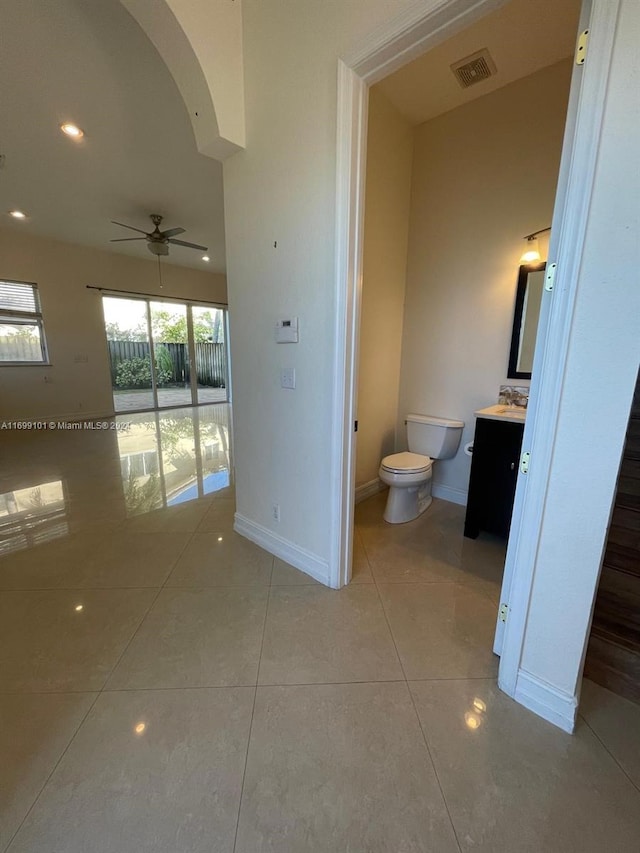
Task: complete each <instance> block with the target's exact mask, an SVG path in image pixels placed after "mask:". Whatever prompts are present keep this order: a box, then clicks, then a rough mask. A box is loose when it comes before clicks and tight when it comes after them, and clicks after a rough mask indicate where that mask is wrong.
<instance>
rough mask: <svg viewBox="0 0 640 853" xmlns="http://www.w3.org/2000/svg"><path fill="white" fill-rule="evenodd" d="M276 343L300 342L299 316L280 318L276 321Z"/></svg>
mask: <svg viewBox="0 0 640 853" xmlns="http://www.w3.org/2000/svg"><path fill="white" fill-rule="evenodd" d="M276 343H278V344H297V343H298V318H297V317H289V318H287V319H284V320H278V322H277V323H276Z"/></svg>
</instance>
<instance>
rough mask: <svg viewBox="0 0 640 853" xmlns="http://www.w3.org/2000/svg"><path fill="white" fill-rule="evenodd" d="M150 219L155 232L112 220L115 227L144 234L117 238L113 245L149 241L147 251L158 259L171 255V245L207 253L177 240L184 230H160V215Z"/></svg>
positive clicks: (153, 215) (202, 247)
mask: <svg viewBox="0 0 640 853" xmlns="http://www.w3.org/2000/svg"><path fill="white" fill-rule="evenodd" d="M149 218H150V219H151V221H152V222H153V225H154V229H153V231H149V232H147V231H143V230H142V229H141V228H134V227H133V225H125V223H124V222H116V221H115V220H114V219H112V220H111V222H112V224H113V225H120V226H121V227H122V228H128V229H129V230H130V231H137V232H138V234H142V235H143V236H142V237H117V238H116V239H115V240H111V241H110V242H111V243H125V242H131V241H133V240H146V241H147V249H148V250H149V251H150V252H151V254H152V255H156V256H157V257H160V256H164V255H168V254H169V244H170V243H172V244H173V245H174V246H185V247H186V248H187V249H197V250H198V251H199V252H206V251H207V247H206V246H199V245H198V244H197V243H187V242H186V241H185V240H176V239H175V238H176V235H178V234H184V232H185V229H184V228H168V229H167V230H166V231H161V230H160V224H161V223H162V216H160V214H159V213H152V214H150V216H149Z"/></svg>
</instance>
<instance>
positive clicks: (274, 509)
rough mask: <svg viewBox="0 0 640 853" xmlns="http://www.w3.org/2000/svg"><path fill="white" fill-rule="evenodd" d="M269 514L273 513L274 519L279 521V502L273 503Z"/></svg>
mask: <svg viewBox="0 0 640 853" xmlns="http://www.w3.org/2000/svg"><path fill="white" fill-rule="evenodd" d="M271 514H272V515H273V520H274V521H278V522H279V521H280V504H274V505H273V507H272V508H271Z"/></svg>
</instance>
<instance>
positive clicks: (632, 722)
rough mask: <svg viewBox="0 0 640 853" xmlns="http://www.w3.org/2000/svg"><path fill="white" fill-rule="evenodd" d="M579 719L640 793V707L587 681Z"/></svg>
mask: <svg viewBox="0 0 640 853" xmlns="http://www.w3.org/2000/svg"><path fill="white" fill-rule="evenodd" d="M580 716H581V717H582V718H583V719H584V720H585V721H586V723H587V725H588V726H589V727H590V728H591V729H592V730H593V732H594V733H595V734H596V736H597V737H598V738H599V739H600V740H601V741H602V743H603V744H605V746H606V748H607V749H608V750H609V752H610V753H611V755H612V756H613V757H614V758H615V760H616V761H617V762H618V764H619V765H620V766H621V767H622V769H623V770H624V771H625V773H626V774H627V775H628V776H629V778H630V779H631V780H632V781H633V783H634V784H635V785H636V786H637V787H638V789H639V790H640V705H636V704H635V703H634V702H630V701H629V700H628V699H625V698H623V697H622V696H617V695H616V694H615V693H612V692H611V691H610V690H607V689H606V688H604V687H601V686H600V685H599V684H595V683H594V682H593V681H590V680H589V679H588V678H585V679H584V680H583V682H582V694H581V696H580Z"/></svg>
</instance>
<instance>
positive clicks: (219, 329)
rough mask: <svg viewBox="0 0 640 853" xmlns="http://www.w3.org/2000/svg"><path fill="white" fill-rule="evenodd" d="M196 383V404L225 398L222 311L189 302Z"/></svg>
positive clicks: (225, 353)
mask: <svg viewBox="0 0 640 853" xmlns="http://www.w3.org/2000/svg"><path fill="white" fill-rule="evenodd" d="M190 308H191V321H192V326H193V338H194V364H195V370H194V373H195V384H196V394H197V402H198V403H219V402H220V401H222V400H226V399H227V397H228V394H227V388H228V387H229V383H228V381H227V342H226V328H225V326H226V323H225V319H226V318H225V312H224V311H223V310H222V309H221V308H208V307H205V306H203V305H191V306H190Z"/></svg>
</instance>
